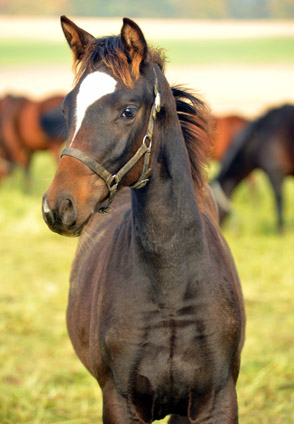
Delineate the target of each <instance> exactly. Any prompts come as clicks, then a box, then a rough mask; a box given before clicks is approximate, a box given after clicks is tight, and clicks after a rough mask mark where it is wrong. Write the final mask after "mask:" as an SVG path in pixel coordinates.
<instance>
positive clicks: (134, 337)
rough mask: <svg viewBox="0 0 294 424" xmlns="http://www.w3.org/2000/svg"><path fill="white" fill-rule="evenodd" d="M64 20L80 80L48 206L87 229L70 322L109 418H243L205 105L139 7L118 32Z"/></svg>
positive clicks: (237, 344)
mask: <svg viewBox="0 0 294 424" xmlns="http://www.w3.org/2000/svg"><path fill="white" fill-rule="evenodd" d="M62 27H63V31H64V34H65V37H66V39H67V41H68V44H69V45H70V47H71V48H72V50H73V53H74V60H75V63H76V66H77V74H76V85H75V87H74V89H73V90H72V91H71V92H70V93H69V94H68V95H67V96H66V97H65V100H64V104H63V110H64V114H65V116H66V120H67V124H68V134H69V136H68V141H67V145H66V148H65V149H64V150H63V152H62V154H61V156H62V157H61V160H60V162H59V165H58V168H57V171H56V174H55V177H54V180H53V181H52V183H51V185H50V187H49V189H48V191H47V193H46V194H45V195H44V198H43V215H44V219H45V221H46V223H47V224H48V226H49V228H50V229H51V230H53V231H55V232H58V233H60V234H63V235H69V236H73V235H81V238H80V243H79V248H78V251H77V254H76V258H75V261H74V264H73V267H72V273H71V285H70V294H69V305H68V310H67V323H68V331H69V335H70V338H71V340H72V343H73V346H74V348H75V351H76V353H77V355H78V357H79V358H80V360H81V361H82V362H83V364H84V365H85V366H86V367H87V369H88V370H89V371H90V373H91V374H92V375H93V376H94V377H95V378H96V379H97V381H98V382H99V384H100V386H101V389H102V392H103V422H104V423H107V424H111V423H112V424H115V423H121V424H122V423H138V422H140V423H151V422H152V421H154V420H158V419H161V418H163V417H165V416H166V415H168V414H172V417H171V418H170V420H171V422H172V423H196V422H197V423H206V424H208V423H214V424H216V423H219V424H220V423H222V424H225V423H230V424H233V423H237V422H238V411H237V397H236V388H235V385H236V381H237V377H238V374H239V367H240V354H241V349H242V345H243V341H244V326H245V322H244V321H245V314H244V308H243V300H242V294H241V288H240V283H239V279H238V275H237V272H236V269H235V265H234V262H233V259H232V256H231V253H230V251H229V248H228V246H227V244H226V242H225V241H224V239H223V237H222V234H221V231H220V228H219V225H218V222H217V211H216V209H215V204H214V202H213V200H212V197H211V193H210V190H209V188H208V186H207V185H206V184H205V183H204V173H203V172H204V170H203V166H204V164H205V156H204V154H205V150H206V146H207V144H208V140H209V133H208V126H207V125H208V123H207V119H209V118H208V113H207V112H206V108H205V106H204V104H203V103H202V102H201V101H200V100H197V99H196V98H195V97H194V96H192V94H190V93H187V92H185V91H183V89H180V88H175V87H174V88H171V87H170V86H169V84H168V82H167V81H166V79H165V76H164V74H163V67H164V60H163V58H162V57H160V56H159V52H158V51H156V50H154V49H151V48H150V47H148V46H147V44H146V41H145V38H144V36H143V33H142V32H141V30H140V28H139V27H138V26H137V25H136V24H135V23H134V22H133V21H131V20H130V19H127V18H125V19H124V23H123V26H122V29H121V33H120V35H119V36H117V37H114V36H111V37H107V38H98V39H96V38H94V37H93V36H92V35H90V34H89V33H87V32H86V31H84V30H82V29H81V28H79V27H77V26H76V25H75V24H74V23H73V22H71V21H70V20H69V19H68V18H66V17H62ZM112 201H113V203H112V211H110V212H109V213H95V212H97V211H100V212H105V211H106V210H109V207H110V204H111V202H112Z"/></svg>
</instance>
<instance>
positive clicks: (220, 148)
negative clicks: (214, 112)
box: [211, 115, 250, 161]
mask: <svg viewBox="0 0 294 424" xmlns="http://www.w3.org/2000/svg"><path fill="white" fill-rule="evenodd" d="M249 122H250V121H249V120H248V119H246V118H244V117H243V116H239V115H227V116H214V125H215V134H214V137H213V148H212V153H211V158H212V159H215V160H217V161H221V160H222V159H223V157H224V156H225V154H226V152H227V150H228V148H229V147H230V145H231V144H232V141H233V140H234V138H235V137H236V136H237V134H238V133H239V132H240V131H241V130H243V129H244V128H245V127H246V125H248V124H249Z"/></svg>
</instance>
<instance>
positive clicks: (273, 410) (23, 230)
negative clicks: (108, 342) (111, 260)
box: [0, 153, 294, 424]
mask: <svg viewBox="0 0 294 424" xmlns="http://www.w3.org/2000/svg"><path fill="white" fill-rule="evenodd" d="M54 168H55V166H54V162H53V160H52V159H51V157H50V156H49V155H47V154H45V153H40V154H38V155H37V156H36V157H35V159H34V161H33V168H32V186H31V190H30V192H29V193H28V192H26V191H25V190H24V182H23V174H22V172H21V171H18V172H16V173H15V174H14V175H12V176H11V177H10V178H7V179H6V180H5V181H3V183H2V184H1V187H0V205H1V208H0V234H1V243H0V257H1V267H0V281H1V284H0V304H1V318H0V363H1V367H0V423H1V424H21V423H26V424H53V423H54V424H63V423H66V424H90V423H93V422H97V423H101V395H100V389H99V388H98V386H97V383H96V382H95V381H94V379H93V378H92V377H91V376H90V375H89V374H88V373H87V371H86V370H85V369H84V368H83V366H82V365H81V363H80V362H79V360H78V359H77V357H76V355H75V353H74V352H73V349H72V347H71V344H70V341H69V338H68V335H67V331H66V324H65V310H66V304H67V292H68V279H69V271H70V265H71V262H72V259H73V256H74V252H75V249H76V245H77V240H76V239H67V238H64V237H61V236H59V235H56V234H53V233H51V232H50V231H49V230H48V228H47V227H46V225H45V224H44V222H43V220H42V216H41V196H42V194H43V192H44V191H45V190H46V188H47V187H48V185H49V183H50V180H51V178H52V176H53V173H54ZM255 179H256V185H255V187H254V190H253V192H252V189H251V188H250V187H248V185H247V184H246V183H244V184H242V185H241V186H240V188H239V189H238V191H237V192H236V194H235V196H234V198H233V203H234V215H233V216H232V218H231V219H230V220H229V221H228V222H227V225H226V226H225V228H224V233H225V236H226V238H227V240H228V242H229V244H230V246H231V250H232V252H233V255H234V257H235V260H236V263H237V267H238V270H239V273H240V277H241V280H242V284H243V291H244V295H245V301H246V310H247V337H246V344H245V349H244V353H243V360H242V369H241V374H240V378H239V382H238V397H239V408H240V423H243V424H291V423H293V422H294V413H293V404H294V381H293V378H294V369H293V364H294V346H293V328H294V317H293V286H294V265H293V247H294V215H293V210H294V183H293V180H287V181H286V184H285V187H284V192H285V198H286V209H285V218H286V231H285V234H284V235H283V236H278V235H277V234H276V232H275V216H274V206H273V198H272V195H271V192H270V189H269V185H268V182H267V180H266V179H265V178H264V176H263V175H262V174H261V173H256V174H255Z"/></svg>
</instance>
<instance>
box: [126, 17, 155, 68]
mask: <svg viewBox="0 0 294 424" xmlns="http://www.w3.org/2000/svg"><path fill="white" fill-rule="evenodd" d="M120 37H121V41H122V43H123V45H124V47H125V48H126V50H127V51H128V52H129V55H130V57H131V59H132V61H139V62H141V61H142V60H144V59H146V57H147V51H148V48H147V43H146V40H145V38H144V35H143V32H142V31H141V29H140V28H139V26H138V25H137V24H136V23H135V22H134V21H132V20H131V19H129V18H124V19H123V26H122V29H121V32H120Z"/></svg>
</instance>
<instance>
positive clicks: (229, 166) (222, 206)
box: [211, 104, 294, 231]
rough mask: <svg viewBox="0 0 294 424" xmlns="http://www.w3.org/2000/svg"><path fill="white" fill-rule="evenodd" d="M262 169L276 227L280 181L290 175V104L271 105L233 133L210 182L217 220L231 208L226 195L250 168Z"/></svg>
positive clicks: (293, 121)
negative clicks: (273, 202) (270, 192)
mask: <svg viewBox="0 0 294 424" xmlns="http://www.w3.org/2000/svg"><path fill="white" fill-rule="evenodd" d="M257 168H259V169H261V170H262V171H264V172H265V173H266V175H267V176H268V178H269V181H270V183H271V185H272V188H273V191H274V195H275V199H276V205H277V216H278V219H277V227H278V230H279V231H282V230H283V228H284V221H283V214H282V210H283V199H282V183H283V180H284V178H285V177H286V176H288V175H292V176H293V175H294V105H289V104H285V105H283V106H280V107H277V108H273V109H271V110H269V111H267V112H266V113H265V114H264V115H262V116H261V117H259V118H258V119H256V120H254V121H253V122H252V123H250V124H249V125H248V126H247V127H246V128H245V129H244V130H243V131H241V133H239V134H238V135H237V137H236V138H235V140H234V141H233V143H232V145H231V147H230V149H229V150H228V152H227V154H226V155H225V157H224V159H223V161H222V164H221V169H220V171H219V174H218V175H217V177H216V178H215V179H214V181H213V182H212V183H211V187H212V188H213V191H214V193H215V196H216V200H217V203H218V206H219V211H220V220H221V222H222V221H223V220H224V218H225V217H226V216H227V214H228V213H229V212H230V210H231V206H230V201H229V199H230V197H231V195H232V193H233V191H234V190H235V188H236V187H237V186H238V184H239V183H240V182H241V181H242V180H243V179H244V178H246V177H247V176H248V175H249V174H250V173H251V172H252V171H253V170H254V169H257Z"/></svg>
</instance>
